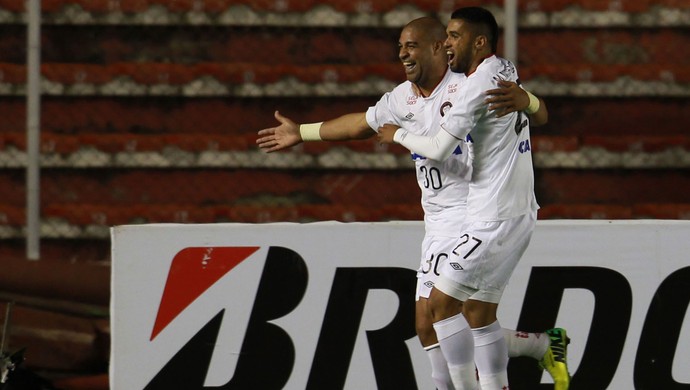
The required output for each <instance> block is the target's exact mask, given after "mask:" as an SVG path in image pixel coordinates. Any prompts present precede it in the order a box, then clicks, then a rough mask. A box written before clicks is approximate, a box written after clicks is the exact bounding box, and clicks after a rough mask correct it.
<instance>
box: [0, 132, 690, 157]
mask: <svg viewBox="0 0 690 390" xmlns="http://www.w3.org/2000/svg"><path fill="white" fill-rule="evenodd" d="M256 139H257V136H256V135H255V134H252V133H249V134H244V135H223V134H207V133H204V134H164V135H136V134H97V133H93V134H82V135H64V134H54V133H43V134H42V135H41V146H40V149H41V152H42V153H46V154H50V153H57V154H70V153H75V152H77V151H79V150H80V149H82V148H85V147H89V148H94V149H96V150H98V151H101V152H104V153H123V152H124V153H133V152H160V153H164V152H165V150H166V148H170V147H172V148H177V149H179V150H182V151H186V152H191V153H201V152H206V151H212V152H226V151H235V152H247V151H256V150H258V147H257V146H256ZM10 146H13V147H15V148H17V149H19V150H26V135H25V134H23V133H19V132H14V133H4V134H3V133H0V152H1V151H2V150H5V149H7V148H9V147H10ZM337 148H346V149H348V150H351V151H353V152H360V153H378V154H391V153H392V154H396V155H406V154H408V153H409V152H408V151H407V150H406V149H405V148H404V147H402V146H400V145H386V146H381V145H378V143H376V142H375V140H374V139H371V140H364V141H347V142H309V143H304V144H301V145H300V146H297V147H296V148H294V149H291V151H293V152H297V153H305V154H310V155H319V154H322V153H325V152H327V151H329V150H334V149H337ZM583 148H601V149H603V150H606V151H609V152H613V153H623V152H633V153H657V152H663V151H665V150H668V149H672V148H674V149H675V148H679V149H683V150H686V151H688V152H690V136H688V135H669V136H663V135H661V136H641V135H628V136H618V135H615V136H602V135H593V136H580V137H578V136H559V135H545V134H543V133H540V134H539V135H533V136H532V150H533V151H534V152H536V153H554V152H577V151H581V150H582V149H583Z"/></svg>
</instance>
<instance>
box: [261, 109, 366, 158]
mask: <svg viewBox="0 0 690 390" xmlns="http://www.w3.org/2000/svg"><path fill="white" fill-rule="evenodd" d="M274 116H275V118H276V120H278V122H280V124H279V125H278V126H276V127H270V128H267V129H263V130H259V132H258V135H259V138H257V140H256V143H257V145H259V148H261V149H262V150H264V151H266V152H269V153H270V152H275V151H278V150H283V149H286V148H289V147H291V146H294V145H297V144H298V143H300V142H304V141H319V140H323V141H346V140H354V139H365V138H369V137H371V136H373V135H374V134H376V133H375V132H374V130H372V129H371V128H370V127H369V124H367V120H366V116H365V113H363V112H362V113H352V114H345V115H343V116H341V117H338V118H335V119H331V120H328V121H325V122H322V123H310V124H302V125H298V124H297V123H295V122H294V121H292V120H291V119H289V118H288V117H285V116H282V115H280V113H279V112H278V111H276V112H275V114H274Z"/></svg>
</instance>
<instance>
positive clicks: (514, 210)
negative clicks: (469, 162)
mask: <svg viewBox="0 0 690 390" xmlns="http://www.w3.org/2000/svg"><path fill="white" fill-rule="evenodd" d="M499 79H502V80H508V81H514V82H517V80H518V75H517V70H516V69H515V66H514V65H513V64H512V63H511V62H510V61H508V60H505V59H503V58H499V57H496V56H491V57H488V58H486V59H485V60H484V61H483V62H482V63H481V64H480V65H479V67H477V70H476V71H475V72H474V73H472V74H471V75H470V76H468V77H467V79H466V81H465V83H464V86H463V93H462V94H460V95H459V96H458V97H457V100H456V101H455V102H456V104H454V105H453V108H452V109H451V110H450V111H449V112H448V115H446V116H445V117H444V119H443V120H442V121H441V127H443V129H445V130H446V131H447V132H449V133H450V134H452V135H453V136H455V137H456V138H458V139H465V138H466V137H467V135H468V134H470V137H471V138H472V140H473V149H474V151H473V157H474V161H473V167H472V181H471V182H470V187H469V195H468V198H467V214H468V218H469V219H470V220H472V221H502V220H506V219H509V218H513V217H517V216H520V215H523V214H526V213H528V212H531V211H535V210H537V209H538V208H539V205H538V204H537V201H536V198H535V196H534V171H533V168H532V152H531V145H530V138H529V120H528V119H527V116H526V115H525V114H524V113H523V112H513V113H511V114H509V115H506V116H503V117H501V118H497V117H496V114H494V113H492V112H490V111H489V110H488V107H487V105H486V104H485V103H484V100H485V99H486V94H485V92H486V91H487V90H489V89H493V88H498V84H497V81H498V80H499ZM470 131H471V133H470Z"/></svg>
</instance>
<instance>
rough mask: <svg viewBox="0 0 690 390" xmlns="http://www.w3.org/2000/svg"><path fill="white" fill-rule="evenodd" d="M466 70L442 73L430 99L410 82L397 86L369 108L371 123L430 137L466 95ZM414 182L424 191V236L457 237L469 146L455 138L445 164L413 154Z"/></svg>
mask: <svg viewBox="0 0 690 390" xmlns="http://www.w3.org/2000/svg"><path fill="white" fill-rule="evenodd" d="M465 80H466V77H465V75H464V74H458V73H453V72H451V71H450V70H448V71H447V72H446V75H445V76H444V78H443V80H442V81H441V82H440V83H439V85H438V86H436V88H435V89H434V91H433V92H432V94H431V95H430V96H429V97H423V96H420V95H419V93H418V90H417V88H416V87H415V86H414V85H413V84H412V83H411V82H409V81H406V82H404V83H402V84H400V85H398V86H397V87H396V88H395V89H393V91H391V92H389V93H386V94H385V95H383V97H381V99H380V100H379V101H378V102H377V103H376V105H375V106H372V107H369V109H368V110H367V113H366V118H367V123H368V124H369V126H370V127H371V128H372V129H374V130H378V128H379V127H380V126H382V125H384V124H386V123H392V124H396V125H398V126H401V127H404V128H405V129H407V130H408V131H410V132H411V133H413V134H417V135H423V136H434V135H435V134H436V133H437V132H438V131H439V128H440V123H441V119H442V118H443V117H444V116H445V115H446V114H447V113H448V111H449V110H450V108H451V107H452V106H453V105H454V104H455V102H456V101H457V100H458V98H459V97H460V96H461V95H462V94H464V93H465V92H464V91H463V88H464V87H463V84H464V82H465ZM412 159H413V160H414V162H415V168H416V171H417V183H418V184H419V188H420V189H421V191H422V208H423V209H424V222H425V228H426V232H427V233H428V234H438V235H446V236H452V235H456V234H457V232H458V229H459V226H461V224H462V223H464V222H465V219H466V217H467V209H466V205H467V194H468V189H469V180H470V178H471V163H470V161H471V159H470V157H469V149H468V145H467V144H466V143H465V142H462V141H460V142H458V146H457V147H456V149H455V151H454V152H453V155H452V156H451V157H449V158H448V159H447V160H446V161H444V162H439V161H435V160H431V159H428V158H426V157H424V156H420V155H418V154H415V153H412Z"/></svg>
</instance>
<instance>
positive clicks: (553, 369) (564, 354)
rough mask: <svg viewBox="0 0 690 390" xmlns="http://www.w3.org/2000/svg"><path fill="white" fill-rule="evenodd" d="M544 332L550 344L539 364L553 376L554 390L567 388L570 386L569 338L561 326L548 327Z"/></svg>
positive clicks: (566, 389) (565, 389)
mask: <svg viewBox="0 0 690 390" xmlns="http://www.w3.org/2000/svg"><path fill="white" fill-rule="evenodd" d="M546 334H547V335H548V336H549V339H550V340H551V345H549V348H548V349H547V350H546V353H545V354H544V357H542V358H541V360H540V361H539V366H540V367H541V368H543V369H545V370H546V371H548V373H549V375H551V378H553V384H554V386H553V388H554V390H568V387H570V374H569V373H568V344H570V339H569V338H568V336H567V335H566V332H565V329H561V328H553V329H549V330H547V331H546Z"/></svg>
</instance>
